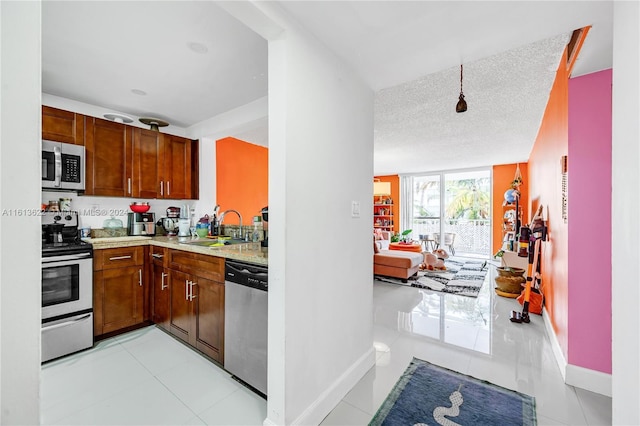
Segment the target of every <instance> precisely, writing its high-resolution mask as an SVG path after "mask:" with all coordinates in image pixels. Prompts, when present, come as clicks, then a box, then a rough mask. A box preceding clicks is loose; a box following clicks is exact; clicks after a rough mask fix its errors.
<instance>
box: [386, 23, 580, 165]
mask: <svg viewBox="0 0 640 426" xmlns="http://www.w3.org/2000/svg"><path fill="white" fill-rule="evenodd" d="M569 38H570V34H565V35H561V36H557V37H554V38H551V39H547V40H543V41H539V42H536V43H532V44H529V45H527V46H523V47H519V48H516V49H513V50H510V51H508V52H505V53H502V54H500V55H495V56H492V57H489V58H485V59H481V60H478V61H474V62H471V63H468V64H464V69H463V92H464V95H465V100H466V101H467V105H468V110H467V111H466V112H463V113H457V112H456V110H455V106H456V103H457V101H458V95H459V93H460V67H454V68H450V69H448V70H445V71H441V72H437V73H434V74H430V75H428V76H426V77H423V78H420V79H417V80H414V81H411V82H408V83H404V84H401V85H398V86H394V87H390V88H387V89H382V90H380V91H379V92H377V94H376V100H375V139H374V140H375V149H374V162H375V164H376V174H382V175H384V174H395V173H416V172H424V171H435V170H443V169H458V168H468V167H480V166H487V165H492V164H504V163H513V162H524V161H527V159H528V158H529V154H530V151H531V147H532V141H534V140H535V138H536V135H537V133H538V128H539V127H540V122H541V120H542V114H543V113H544V109H545V107H546V104H547V100H548V97H549V92H550V90H551V86H552V84H553V81H554V79H555V74H556V69H557V68H558V65H559V63H560V59H561V56H562V52H563V50H564V48H565V46H566V44H567V42H568V41H569Z"/></svg>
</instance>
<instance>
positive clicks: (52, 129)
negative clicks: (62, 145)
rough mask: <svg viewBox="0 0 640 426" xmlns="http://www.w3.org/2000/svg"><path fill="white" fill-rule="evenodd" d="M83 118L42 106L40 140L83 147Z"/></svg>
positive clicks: (79, 115) (82, 116) (69, 112)
mask: <svg viewBox="0 0 640 426" xmlns="http://www.w3.org/2000/svg"><path fill="white" fill-rule="evenodd" d="M84 120H85V116H84V115H82V114H78V113H75V112H71V111H65V110H62V109H58V108H53V107H49V106H45V105H42V139H43V140H48V141H55V142H66V143H72V144H75V145H84V126H85V124H84Z"/></svg>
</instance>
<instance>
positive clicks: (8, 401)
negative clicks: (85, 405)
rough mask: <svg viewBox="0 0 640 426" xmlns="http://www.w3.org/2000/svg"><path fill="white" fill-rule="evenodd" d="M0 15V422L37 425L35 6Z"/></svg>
mask: <svg viewBox="0 0 640 426" xmlns="http://www.w3.org/2000/svg"><path fill="white" fill-rule="evenodd" d="M0 15H1V19H0V28H1V31H2V35H1V37H0V40H1V42H2V45H1V48H0V54H1V63H2V68H1V71H0V82H1V87H2V89H1V90H2V94H1V96H0V98H1V104H0V105H1V106H0V110H1V112H0V117H1V118H0V120H1V122H0V127H1V139H0V211H1V212H2V214H1V215H0V236H1V237H2V238H1V240H0V338H1V339H0V424H3V425H5V424H6V425H8V424H12V425H13V424H30V425H34V424H39V423H40V396H39V379H40V321H41V319H40V318H41V317H40V311H41V309H40V306H41V299H40V295H41V290H40V282H41V273H40V249H41V246H40V244H41V242H40V218H39V216H37V215H34V214H33V213H34V212H37V211H38V210H39V206H40V170H39V167H38V165H39V164H40V157H41V152H40V150H41V143H40V125H39V123H40V3H39V2H5V1H3V2H0ZM21 213H22V215H21ZM28 213H31V215H29V214H28Z"/></svg>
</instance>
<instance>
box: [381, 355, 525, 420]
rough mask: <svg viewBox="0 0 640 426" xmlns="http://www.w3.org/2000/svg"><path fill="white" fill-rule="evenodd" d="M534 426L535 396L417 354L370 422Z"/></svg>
mask: <svg viewBox="0 0 640 426" xmlns="http://www.w3.org/2000/svg"><path fill="white" fill-rule="evenodd" d="M436 424H440V425H446V426H456V425H468V426H470V425H473V426H477V425H492V426H493V425H510V426H512V425H526V426H529V425H536V424H537V420H536V402H535V398H533V397H531V396H529V395H525V394H523V393H520V392H516V391H513V390H509V389H506V388H503V387H500V386H497V385H494V384H493V383H489V382H485V381H482V380H478V379H476V378H474V377H471V376H467V375H464V374H460V373H457V372H455V371H452V370H448V369H446V368H443V367H438V366H437V365H434V364H430V363H428V362H427V361H423V360H421V359H418V358H413V361H411V364H409V367H407V369H406V371H405V372H404V373H403V375H402V377H400V379H399V380H398V382H397V383H396V385H395V386H394V387H393V390H392V391H391V393H390V394H389V395H388V396H387V399H386V400H385V401H384V402H383V403H382V406H381V407H380V409H379V410H378V412H377V413H376V415H375V416H374V417H373V419H372V420H371V422H370V423H369V425H370V426H378V425H385V426H400V425H403V426H426V425H436Z"/></svg>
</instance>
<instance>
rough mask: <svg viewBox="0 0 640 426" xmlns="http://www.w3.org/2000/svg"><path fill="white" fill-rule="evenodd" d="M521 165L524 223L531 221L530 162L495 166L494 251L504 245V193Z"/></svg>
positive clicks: (493, 202)
mask: <svg viewBox="0 0 640 426" xmlns="http://www.w3.org/2000/svg"><path fill="white" fill-rule="evenodd" d="M518 165H519V166H520V174H521V175H522V185H520V205H521V206H522V219H521V220H522V222H521V223H522V224H523V225H524V224H527V223H529V211H530V209H529V176H528V170H529V169H528V164H527V163H519V164H501V165H498V166H493V173H492V174H493V187H492V196H491V199H492V206H491V208H492V210H491V211H492V214H491V216H492V219H491V222H492V223H493V230H492V234H493V235H492V236H493V243H492V247H493V252H492V254H493V253H496V252H497V251H498V250H500V248H501V247H502V237H503V236H502V222H503V221H502V219H503V216H504V210H503V209H502V203H503V202H504V193H505V191H506V190H507V189H510V188H511V182H512V181H513V178H514V177H515V174H516V167H517V166H518Z"/></svg>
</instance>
